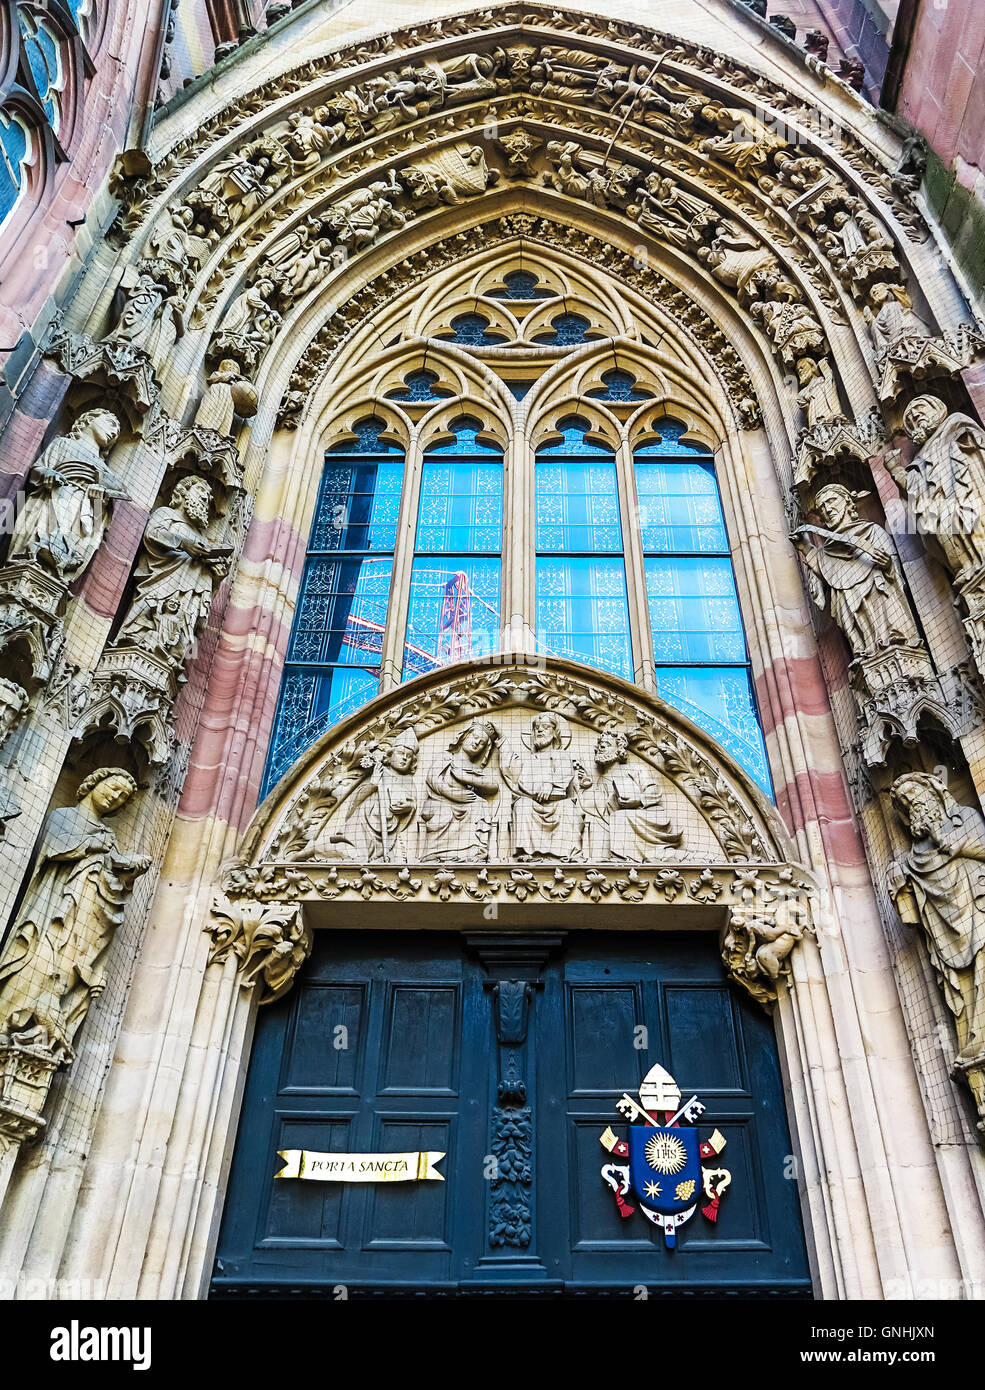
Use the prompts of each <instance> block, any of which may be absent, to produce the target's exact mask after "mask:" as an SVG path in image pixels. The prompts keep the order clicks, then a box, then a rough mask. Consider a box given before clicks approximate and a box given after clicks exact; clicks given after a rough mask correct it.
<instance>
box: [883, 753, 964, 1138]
mask: <svg viewBox="0 0 985 1390" xmlns="http://www.w3.org/2000/svg"><path fill="white" fill-rule="evenodd" d="M891 795H892V801H893V806H894V807H895V809H896V812H897V814H898V816H899V819H900V822H901V824H902V825H903V827H904V829H905V830H906V831H907V833H908V835H909V837H910V841H911V845H910V849H909V850H908V851H907V852H906V853H905V854H903V855H902V857H901V858H900V859H899V860H897V862H896V863H895V864H894V865H893V867H892V869H891V870H890V874H889V880H888V886H889V891H890V892H891V893H892V894H893V897H894V898H895V900H896V906H897V908H898V910H899V914H900V916H901V917H902V919H903V921H904V922H909V923H911V924H919V925H920V926H921V927H922V928H923V931H924V933H925V936H926V939H927V945H928V947H929V948H930V955H931V960H932V961H933V965H934V969H935V971H936V972H937V975H938V978H939V979H940V982H941V985H942V987H943V990H944V997H945V999H946V1001H947V1005H948V1008H949V1009H950V1010H951V1012H952V1013H953V1014H954V1018H955V1022H956V1025H957V1036H958V1055H957V1057H956V1059H955V1064H956V1066H957V1068H958V1069H959V1070H962V1071H969V1070H971V1069H973V1068H976V1067H979V1066H983V1065H985V821H983V819H982V816H981V814H980V813H979V812H978V811H977V810H973V809H972V808H971V807H968V806H959V805H958V804H957V802H956V801H955V800H954V798H953V797H952V796H951V795H950V793H949V792H948V790H947V788H946V787H945V786H944V784H943V783H942V782H940V781H939V780H938V778H936V777H933V776H931V775H930V774H929V773H926V772H912V773H906V774H904V775H903V776H902V777H899V778H897V780H896V781H895V782H894V783H893V787H892V792H891ZM969 1079H971V1078H969ZM973 1089H974V1090H976V1099H977V1100H978V1104H979V1110H980V1112H982V1111H983V1098H985V1097H983V1091H982V1078H981V1076H980V1075H979V1077H978V1078H977V1087H976V1086H975V1085H974V1084H973ZM983 1113H985V1112H983Z"/></svg>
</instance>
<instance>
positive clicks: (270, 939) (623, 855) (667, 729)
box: [208, 657, 814, 1005]
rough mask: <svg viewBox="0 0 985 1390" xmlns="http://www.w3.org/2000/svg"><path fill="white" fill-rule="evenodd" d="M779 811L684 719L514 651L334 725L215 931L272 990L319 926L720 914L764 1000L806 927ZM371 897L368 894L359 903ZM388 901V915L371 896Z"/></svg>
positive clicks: (683, 920) (289, 792)
mask: <svg viewBox="0 0 985 1390" xmlns="http://www.w3.org/2000/svg"><path fill="white" fill-rule="evenodd" d="M813 893H814V886H813V882H812V879H811V876H810V875H809V873H808V872H807V871H806V870H805V869H804V868H802V867H801V866H799V865H798V864H796V863H795V862H794V861H793V857H792V850H791V847H790V841H789V837H788V836H787V833H786V831H785V830H784V828H783V826H782V824H781V822H780V820H779V817H778V816H777V814H776V812H775V811H774V809H773V808H772V807H771V806H770V805H769V804H768V802H767V801H766V800H765V798H764V797H763V796H762V794H761V793H760V792H759V791H758V790H757V789H756V788H755V787H754V786H753V784H752V783H751V781H750V780H749V778H748V777H747V776H746V775H745V773H743V772H742V771H741V770H740V769H739V768H738V766H737V765H736V764H735V763H734V762H733V761H732V760H731V758H730V757H729V756H728V755H727V754H725V753H724V752H723V750H722V749H721V748H719V747H718V746H717V745H716V744H715V743H713V742H712V741H711V740H710V739H709V738H708V737H707V736H706V735H705V734H704V733H702V732H701V731H700V730H699V729H698V728H697V727H696V726H695V725H693V724H691V723H690V721H689V720H688V719H686V718H685V717H684V716H683V715H681V714H679V713H678V712H677V711H675V710H673V709H671V708H670V707H669V706H667V705H665V704H663V702H662V701H660V700H658V699H656V698H653V697H650V696H647V695H645V694H644V693H643V692H641V691H640V690H639V689H638V688H637V687H635V686H632V685H630V684H628V683H627V682H625V681H623V680H621V679H619V678H617V677H610V676H605V675H603V674H601V673H599V672H595V671H589V670H587V668H585V667H581V666H578V665H577V664H575V663H572V662H568V661H561V660H557V659H553V658H552V659H550V660H547V661H546V662H545V661H543V660H530V661H528V660H526V659H524V658H522V657H504V658H503V659H502V661H501V662H500V663H496V664H491V665H487V666H482V667H478V666H476V665H475V664H472V663H468V664H462V665H459V666H454V667H448V668H445V669H444V670H441V671H439V672H434V673H431V674H429V675H426V676H422V677H420V678H418V679H417V680H415V681H413V682H411V683H410V684H408V685H406V686H404V687H402V688H400V689H399V690H396V691H393V692H391V693H390V694H388V695H383V696H380V697H379V698H378V699H377V700H375V701H373V702H372V703H371V704H370V705H368V706H366V707H364V708H363V709H362V710H360V711H359V712H358V713H357V714H354V715H352V716H351V717H350V718H348V719H347V720H344V721H342V722H341V723H340V724H339V725H337V726H336V727H335V728H334V729H333V730H331V731H330V732H329V733H328V734H326V735H325V736H324V737H323V738H322V739H321V740H319V742H318V743H316V744H315V745H314V746H313V747H312V748H311V749H309V750H308V752H307V753H305V754H304V756H303V757H302V758H301V759H299V761H298V762H297V763H296V764H295V766H294V767H293V768H292V769H291V771H290V772H289V773H287V774H286V775H285V777H284V778H282V780H281V781H280V782H279V783H278V785H277V786H276V787H275V788H274V790H273V791H272V792H271V793H270V795H269V796H268V797H267V799H266V800H265V801H264V803H263V804H262V806H261V807H260V809H259V810H258V812H257V814H256V817H255V818H254V821H253V823H252V824H251V826H250V827H249V829H248V830H247V831H246V834H245V836H244V838H243V842H242V846H241V850H240V854H239V857H238V859H237V861H236V863H235V864H233V865H231V866H230V867H228V868H227V870H226V872H225V874H224V876H223V881H222V892H221V893H220V894H219V895H217V897H216V900H215V902H214V904H213V908H212V915H211V919H210V922H209V926H208V930H209V932H210V933H211V935H212V941H213V946H212V951H211V956H210V960H211V962H212V963H220V962H223V961H225V960H227V959H228V958H231V957H234V958H235V959H236V960H237V962H238V969H239V971H240V976H241V980H242V983H243V984H244V985H245V986H246V987H247V988H250V989H255V990H256V993H257V996H258V999H259V1002H261V1003H266V1002H270V1001H271V1000H274V999H278V998H280V997H281V996H282V995H283V994H284V993H286V992H287V990H288V989H289V988H290V986H291V984H292V982H293V979H294V976H295V974H296V972H297V970H298V969H299V967H300V966H301V965H302V964H303V962H304V961H305V959H306V958H307V956H308V955H309V953H310V951H311V945H312V928H313V927H321V926H325V927H331V926H332V925H333V924H334V923H335V922H336V921H337V920H340V919H339V918H338V915H337V914H336V913H334V912H333V907H334V905H335V904H343V903H344V904H346V912H345V914H344V920H345V923H346V925H347V926H351V925H353V924H354V923H362V924H364V925H367V926H372V925H374V924H378V925H382V924H387V925H392V923H393V920H394V911H393V909H394V905H395V904H400V905H401V912H400V914H399V920H400V921H401V922H402V923H403V924H404V925H406V926H408V927H411V926H422V925H423V926H428V927H445V928H446V929H452V930H456V929H458V928H459V927H461V926H462V925H470V924H473V923H474V924H476V925H479V926H481V925H482V923H483V921H487V922H488V921H492V920H498V919H500V918H501V919H502V920H501V921H500V926H501V927H502V926H503V925H505V926H510V925H524V924H526V925H529V924H530V922H537V921H543V922H547V921H551V920H553V922H554V924H555V925H556V923H557V919H558V912H559V910H560V911H561V912H562V913H563V916H564V918H565V923H566V925H567V924H568V923H570V925H571V926H572V927H577V926H579V925H586V926H599V925H605V924H606V923H607V922H608V920H609V915H608V914H607V912H606V909H607V908H609V907H630V908H634V909H636V911H635V912H634V913H633V916H632V918H629V919H628V918H627V914H626V912H624V911H623V912H619V913H618V914H616V915H615V917H614V918H613V919H612V925H618V926H619V927H621V928H624V927H626V926H627V924H628V925H633V926H637V927H642V928H651V929H659V928H672V929H674V930H682V929H685V930H686V929H691V928H693V929H703V930H712V929H715V928H717V929H718V930H719V933H720V945H721V952H722V959H723V961H724V963H725V967H726V969H727V971H728V973H729V974H730V976H731V977H732V979H733V980H734V981H735V982H736V983H737V984H739V985H741V986H742V987H743V988H744V989H745V990H747V991H748V992H749V993H750V994H751V995H752V997H753V998H754V999H756V1000H758V1001H759V1002H760V1003H762V1004H765V1005H770V1004H771V1003H772V1002H774V1001H775V1000H776V998H777V993H778V990H779V988H780V987H781V985H782V984H783V983H784V982H785V980H786V979H787V977H788V957H789V956H790V954H791V952H792V951H793V950H794V949H795V948H796V946H797V944H798V942H800V941H801V940H802V939H803V937H804V936H805V935H806V934H809V933H811V932H812V930H813V928H812V925H811V912H812V909H811V898H812V896H813ZM358 904H362V908H360V907H359V906H357V905H358ZM381 907H382V909H383V913H382V915H380V914H378V912H377V911H376V909H378V908H381Z"/></svg>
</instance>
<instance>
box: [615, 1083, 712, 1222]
mask: <svg viewBox="0 0 985 1390" xmlns="http://www.w3.org/2000/svg"><path fill="white" fill-rule="evenodd" d="M616 1109H617V1110H618V1111H619V1113H620V1114H621V1115H622V1116H623V1117H624V1118H625V1119H627V1120H628V1121H629V1136H628V1138H627V1139H619V1138H618V1137H617V1136H616V1135H615V1134H614V1133H613V1131H612V1130H611V1129H606V1131H605V1132H604V1134H602V1135H600V1142H601V1144H602V1147H603V1148H604V1149H605V1150H606V1151H607V1152H608V1153H610V1154H612V1155H613V1156H614V1157H615V1158H617V1159H625V1160H628V1162H620V1163H607V1164H605V1166H604V1167H603V1169H602V1179H603V1181H604V1182H605V1183H607V1184H608V1186H609V1187H611V1188H612V1190H613V1192H614V1193H615V1195H616V1206H617V1207H618V1208H619V1215H620V1216H622V1217H629V1216H632V1214H633V1212H634V1211H635V1210H636V1208H635V1207H631V1206H630V1205H629V1203H628V1202H627V1201H626V1195H627V1193H629V1192H630V1191H632V1192H634V1193H635V1194H636V1196H637V1198H638V1199H639V1204H640V1207H641V1209H642V1212H643V1215H644V1216H645V1217H646V1218H647V1219H648V1220H649V1221H652V1222H653V1224H654V1225H655V1226H659V1227H660V1229H661V1230H662V1231H663V1233H664V1241H665V1242H666V1244H667V1247H668V1249H671V1250H672V1249H673V1248H674V1246H675V1245H676V1244H677V1228H678V1227H679V1226H683V1225H684V1223H685V1221H688V1220H690V1218H691V1217H692V1216H693V1215H694V1212H695V1209H696V1207H697V1205H698V1203H699V1202H701V1203H702V1207H701V1214H702V1216H704V1217H705V1218H706V1219H707V1220H708V1221H717V1220H718V1205H719V1202H720V1201H721V1199H722V1196H723V1195H724V1193H725V1189H726V1188H727V1187H728V1186H729V1184H730V1183H731V1181H732V1174H731V1173H730V1172H729V1171H728V1169H727V1168H719V1167H717V1166H711V1165H713V1164H715V1163H716V1161H717V1159H718V1156H719V1154H720V1153H721V1152H722V1150H723V1149H724V1147H725V1138H724V1136H723V1135H722V1134H721V1133H720V1132H719V1131H718V1130H717V1129H716V1130H714V1131H713V1132H712V1134H711V1135H710V1136H709V1138H707V1139H699V1138H698V1131H697V1130H696V1129H692V1128H690V1126H691V1125H692V1124H693V1122H694V1121H695V1120H697V1119H698V1117H699V1116H700V1115H702V1114H704V1109H705V1107H704V1106H703V1105H702V1104H701V1102H700V1101H699V1100H698V1098H697V1096H692V1097H691V1099H690V1100H688V1101H686V1102H685V1103H684V1104H683V1105H682V1104H681V1093H680V1089H679V1087H678V1085H677V1082H676V1081H675V1080H674V1078H673V1077H672V1076H671V1075H670V1073H669V1072H668V1071H665V1070H664V1068H663V1067H661V1066H659V1065H658V1066H655V1067H651V1068H650V1070H649V1071H648V1072H647V1074H646V1076H645V1077H644V1078H643V1081H642V1083H641V1085H640V1099H639V1104H637V1103H636V1101H635V1100H633V1099H632V1097H631V1096H627V1095H624V1096H623V1098H622V1100H619V1101H617V1102H616Z"/></svg>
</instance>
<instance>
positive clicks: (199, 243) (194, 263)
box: [145, 204, 209, 290]
mask: <svg viewBox="0 0 985 1390" xmlns="http://www.w3.org/2000/svg"><path fill="white" fill-rule="evenodd" d="M194 223H195V214H194V212H193V211H192V209H191V208H190V207H188V206H187V205H186V204H179V205H177V206H175V207H172V206H171V205H170V204H169V205H168V206H167V207H165V208H164V210H163V212H162V213H161V214H160V216H159V217H158V219H157V221H156V222H155V224H154V228H153V231H152V232H151V234H150V236H149V237H148V238H147V246H146V248H145V255H146V256H147V257H148V259H150V261H151V262H152V273H155V274H157V275H158V277H159V278H161V277H165V278H167V279H168V280H169V282H170V285H171V287H172V288H173V289H175V290H177V289H181V288H183V287H187V286H188V285H190V284H191V282H192V280H193V279H194V277H195V272H196V271H197V270H198V269H199V268H200V266H201V265H202V262H203V261H204V260H205V259H206V257H207V256H208V251H209V243H208V241H207V240H206V239H205V237H201V236H196V235H195V234H194V232H193V230H192V228H193V227H194Z"/></svg>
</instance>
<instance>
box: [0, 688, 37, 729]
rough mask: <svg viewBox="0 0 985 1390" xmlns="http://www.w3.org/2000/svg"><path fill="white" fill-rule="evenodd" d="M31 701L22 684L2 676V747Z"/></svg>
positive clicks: (0, 721) (0, 697)
mask: <svg viewBox="0 0 985 1390" xmlns="http://www.w3.org/2000/svg"><path fill="white" fill-rule="evenodd" d="M29 703H30V696H29V695H28V693H27V691H26V690H25V689H24V687H23V686H22V685H18V684H17V682H16V681H9V680H7V678H6V676H0V747H2V745H3V744H4V743H6V741H7V739H8V738H9V737H10V735H11V734H12V733H13V732H14V730H15V729H16V728H17V725H18V724H19V722H20V718H21V715H22V714H23V713H24V711H25V710H26V709H27V706H28V704H29Z"/></svg>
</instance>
